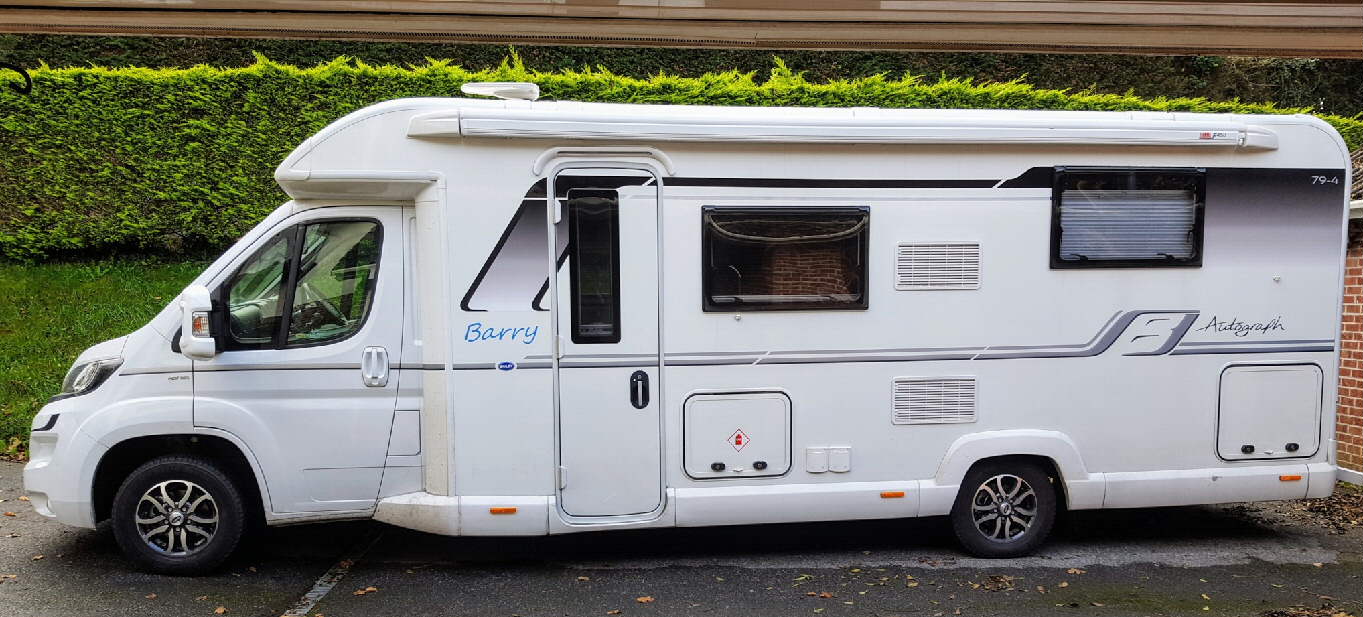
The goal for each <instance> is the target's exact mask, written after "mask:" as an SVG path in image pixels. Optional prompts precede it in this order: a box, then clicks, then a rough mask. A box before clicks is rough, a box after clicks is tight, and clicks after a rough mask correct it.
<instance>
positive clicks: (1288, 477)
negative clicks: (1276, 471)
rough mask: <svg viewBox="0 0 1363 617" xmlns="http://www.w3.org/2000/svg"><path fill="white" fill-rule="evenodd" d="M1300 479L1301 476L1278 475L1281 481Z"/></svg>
mask: <svg viewBox="0 0 1363 617" xmlns="http://www.w3.org/2000/svg"><path fill="white" fill-rule="evenodd" d="M1300 479H1301V476H1278V481H1279V482H1296V481H1297V480H1300Z"/></svg>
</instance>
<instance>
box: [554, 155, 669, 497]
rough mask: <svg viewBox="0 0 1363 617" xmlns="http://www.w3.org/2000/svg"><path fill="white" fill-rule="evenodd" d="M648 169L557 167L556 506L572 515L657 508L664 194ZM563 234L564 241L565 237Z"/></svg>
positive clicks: (659, 490) (659, 489)
mask: <svg viewBox="0 0 1363 617" xmlns="http://www.w3.org/2000/svg"><path fill="white" fill-rule="evenodd" d="M653 180H654V178H653V176H652V175H651V174H649V173H645V172H641V171H630V170H621V169H581V168H573V169H566V170H563V171H560V172H559V173H558V174H557V175H555V176H554V177H553V182H552V186H553V187H554V191H553V193H554V194H555V196H556V197H557V199H556V200H555V203H551V204H550V212H549V218H550V219H551V220H552V221H553V224H551V225H550V228H551V230H552V232H551V233H553V234H554V235H555V236H556V237H555V241H554V242H551V244H550V245H549V246H551V247H560V246H561V247H563V249H562V252H559V249H557V248H555V249H553V250H554V252H556V253H558V254H557V255H555V257H554V261H555V263H556V271H557V274H556V275H555V277H554V278H553V284H552V285H551V286H550V289H549V290H547V291H548V293H549V295H550V296H551V297H552V298H554V302H553V304H552V307H551V308H552V310H553V311H554V312H555V316H554V322H555V324H556V330H557V332H556V333H557V335H558V338H557V340H558V341H559V347H558V350H557V353H556V355H557V362H556V363H555V384H556V390H557V391H556V394H557V397H556V406H557V418H558V436H559V444H558V445H559V503H560V507H561V509H562V511H563V513H564V514H566V515H568V516H570V517H608V516H630V515H646V514H648V513H651V512H654V511H656V510H658V509H660V508H661V507H662V504H663V484H662V444H661V429H660V417H661V416H660V411H659V410H660V409H661V401H662V384H661V383H660V378H661V375H662V371H660V370H659V365H660V356H659V353H658V350H659V342H658V291H659V281H658V255H659V244H658V198H657V188H656V187H657V185H656V183H655V182H653ZM565 235H566V242H563V240H564V238H558V237H557V236H565Z"/></svg>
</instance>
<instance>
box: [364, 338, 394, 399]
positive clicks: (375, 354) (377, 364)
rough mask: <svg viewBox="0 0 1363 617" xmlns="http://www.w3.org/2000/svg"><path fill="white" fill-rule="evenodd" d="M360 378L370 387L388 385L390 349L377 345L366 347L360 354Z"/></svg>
mask: <svg viewBox="0 0 1363 617" xmlns="http://www.w3.org/2000/svg"><path fill="white" fill-rule="evenodd" d="M360 378H361V379H362V380H363V381H364V385H365V386H367V387H370V388H382V387H384V386H386V385H388V350H387V349H384V348H382V347H379V346H377V345H375V346H370V347H365V348H364V353H363V354H361V355H360Z"/></svg>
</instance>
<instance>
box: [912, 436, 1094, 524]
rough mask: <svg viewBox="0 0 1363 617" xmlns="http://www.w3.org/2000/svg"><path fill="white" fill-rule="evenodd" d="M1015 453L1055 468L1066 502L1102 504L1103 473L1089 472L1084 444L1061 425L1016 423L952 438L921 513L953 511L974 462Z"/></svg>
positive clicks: (1072, 505)
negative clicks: (1030, 426) (1045, 427)
mask: <svg viewBox="0 0 1363 617" xmlns="http://www.w3.org/2000/svg"><path fill="white" fill-rule="evenodd" d="M1009 457H1023V458H1026V459H1029V460H1033V461H1036V462H1037V463H1039V464H1041V465H1042V466H1043V467H1045V468H1047V470H1048V473H1053V474H1054V477H1055V478H1056V485H1057V488H1058V492H1059V495H1058V497H1059V502H1060V505H1061V507H1065V508H1068V509H1072V510H1082V509H1088V508H1097V507H1101V506H1102V502H1103V492H1104V487H1103V477H1102V474H1092V473H1089V471H1088V467H1087V466H1086V465H1085V464H1084V459H1083V457H1082V456H1081V455H1080V454H1079V448H1078V447H1077V446H1076V445H1075V443H1074V441H1073V440H1071V439H1070V438H1069V436H1068V435H1066V434H1064V433H1061V432H1059V431H1047V430H1038V429H1016V430H1001V431H984V432H979V433H971V434H968V435H962V436H961V437H960V438H958V439H957V440H956V441H955V442H954V443H952V444H951V447H950V448H948V449H947V453H946V455H944V456H943V457H942V462H941V463H940V464H939V465H938V467H937V472H936V474H934V476H933V478H932V479H931V480H928V481H925V482H924V483H923V485H924V488H925V490H924V491H923V501H922V506H921V510H920V514H922V515H924V516H930V515H939V514H946V513H948V512H950V511H951V506H952V504H953V503H954V502H955V499H956V493H957V491H958V490H959V488H960V486H961V483H962V482H963V481H964V480H965V476H966V474H967V473H969V472H970V470H971V469H972V468H973V467H975V466H976V465H978V464H980V463H981V462H984V461H990V460H998V459H1002V458H1009Z"/></svg>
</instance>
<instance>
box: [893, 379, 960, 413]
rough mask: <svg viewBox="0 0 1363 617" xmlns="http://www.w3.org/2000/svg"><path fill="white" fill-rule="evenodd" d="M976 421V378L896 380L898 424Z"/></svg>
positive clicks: (895, 408) (895, 406) (895, 393)
mask: <svg viewBox="0 0 1363 617" xmlns="http://www.w3.org/2000/svg"><path fill="white" fill-rule="evenodd" d="M974 421H975V378H974V377H931V378H920V377H904V378H900V379H896V380H894V420H893V422H894V424H954V423H963V422H974Z"/></svg>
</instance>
